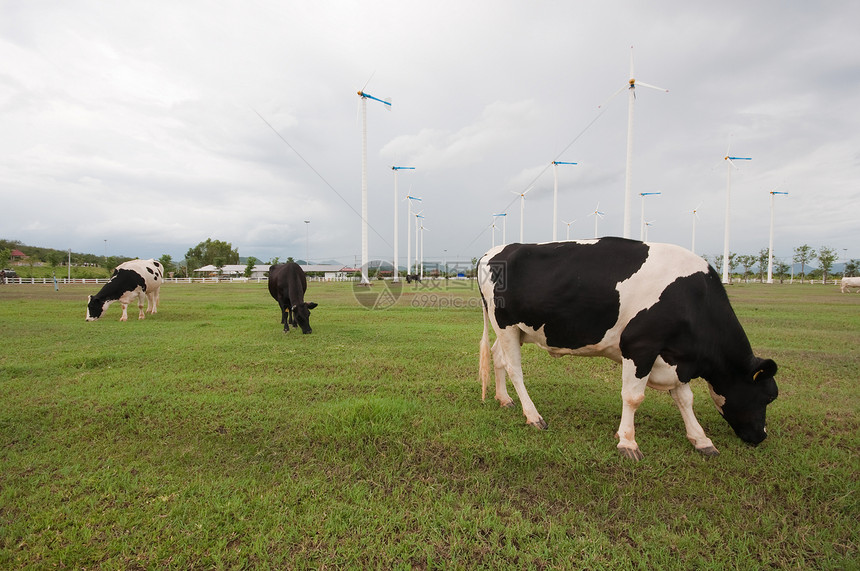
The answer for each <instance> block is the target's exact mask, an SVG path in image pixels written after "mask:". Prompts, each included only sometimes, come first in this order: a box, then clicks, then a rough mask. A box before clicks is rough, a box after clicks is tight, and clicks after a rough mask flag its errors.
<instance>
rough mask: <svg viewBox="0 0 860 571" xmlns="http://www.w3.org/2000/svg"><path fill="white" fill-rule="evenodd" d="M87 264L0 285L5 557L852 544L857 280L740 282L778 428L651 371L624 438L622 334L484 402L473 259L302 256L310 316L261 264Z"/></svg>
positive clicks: (657, 564) (165, 558) (850, 548)
mask: <svg viewBox="0 0 860 571" xmlns="http://www.w3.org/2000/svg"><path fill="white" fill-rule="evenodd" d="M96 289H97V288H95V287H93V286H67V287H62V288H61V290H60V291H59V292H55V291H54V290H53V288H52V287H51V286H5V287H4V286H0V341H2V354H0V568H25V567H29V568H49V567H50V568H52V567H76V568H87V569H93V568H95V569H135V568H177V569H189V568H244V567H262V568H265V567H270V568H332V567H334V568H342V567H347V568H348V567H361V568H366V567H372V568H386V569H387V568H480V567H485V568H514V567H515V568H564V569H569V568H611V569H626V568H655V569H673V568H675V569H691V568H696V569H724V568H727V567H734V568H739V569H762V568H780V569H784V568H789V569H790V568H796V569H808V568H821V569H845V568H857V567H858V530H860V526H858V524H857V521H858V517H860V509H858V483H857V478H858V473H860V462H858V451H860V437H859V436H858V428H860V426H858V424H860V423H858V405H860V398H858V388H857V387H858V385H857V378H856V377H857V368H858V364H860V359H858V355H860V350H858V347H859V346H860V295H856V294H854V295H850V294H845V295H843V294H840V293H839V292H838V288H836V287H834V286H809V285H805V286H800V285H794V286H787V285H785V286H780V285H773V286H766V285H737V286H732V287H731V288H730V289H729V294H730V296H731V297H732V300H733V303H734V305H735V309H736V312H737V313H738V315H739V317H740V319H741V322H742V323H743V325H744V326H745V328H746V330H747V333H748V334H749V336H750V339H751V342H752V344H753V347H754V349H755V350H756V352H757V354H759V355H761V356H765V357H771V358H773V359H775V360H776V361H777V363H778V364H779V365H780V372H779V374H778V375H777V381H778V383H779V386H780V397H779V399H778V400H777V401H776V402H775V403H774V404H773V405H771V407H770V409H769V418H768V421H769V422H768V429H769V438H768V439H767V440H766V441H765V442H764V443H763V444H762V445H760V446H759V447H757V448H752V447H749V446H747V445H745V444H744V443H742V442H741V441H740V440H738V439H737V438H736V437H735V436H734V433H733V432H732V431H731V429H730V427H729V426H728V425H727V424H726V423H725V422H724V421H723V420H722V419H721V418H720V417H719V415H718V414H717V412H716V410H715V409H714V407H713V406H712V405H711V404H710V402H709V401H710V399H709V397H708V396H707V391H706V389H705V385H704V383H703V382H702V381H694V385H695V393H696V398H697V405H696V410H697V415H698V417H699V420H700V421H701V423H702V425H703V426H704V427H705V430H706V431H707V432H708V435H709V436H710V437H711V439H712V440H713V441H714V443H715V445H716V446H717V448H719V449H720V451H721V454H720V455H719V456H717V457H715V458H710V459H709V458H704V457H702V456H700V455H699V454H697V453H696V452H695V451H694V450H693V448H692V446H690V444H689V443H688V442H687V440H686V438H685V436H684V429H683V423H682V421H681V418H680V415H679V414H678V412H677V409H676V408H675V407H674V404H673V402H672V400H671V398H670V397H669V396H668V395H666V394H662V393H657V392H654V391H649V392H648V393H647V398H646V400H645V403H644V404H643V405H642V407H641V408H640V410H639V412H638V413H637V417H636V420H637V433H636V436H637V440H638V442H639V444H640V446H641V447H642V450H643V451H644V453H645V459H644V460H643V461H642V462H639V463H635V462H632V461H629V460H624V459H622V458H620V457H618V455H617V453H616V450H615V440H614V438H613V434H614V432H615V430H616V428H617V425H618V421H619V417H620V411H621V402H620V368H619V367H618V366H617V365H615V364H614V363H612V362H609V361H606V360H599V359H572V358H563V359H551V358H549V357H548V356H547V355H546V354H545V353H543V352H542V351H540V350H537V349H535V348H534V347H531V346H526V347H525V348H524V372H525V377H526V382H527V386H528V387H529V391H530V394H531V397H532V399H533V400H534V401H535V403H536V405H537V407H538V410H540V412H541V414H542V415H543V417H544V418H545V419H546V420H547V422H549V424H550V428H549V430H547V431H538V430H535V429H533V428H530V427H527V426H526V425H525V420H524V417H523V416H522V414H521V411H520V410H519V409H518V408H517V409H513V410H508V409H499V408H498V406H497V405H496V404H495V401H491V400H489V399H488V401H487V402H486V403H483V404H482V403H481V401H480V386H479V383H478V381H477V361H478V359H477V347H478V341H479V338H480V334H481V328H482V323H481V317H480V310H479V308H478V305H477V304H476V303H475V301H476V300H475V297H476V295H477V292H476V291H475V290H474V289H471V288H469V286H468V283H462V282H460V283H456V282H451V283H450V284H448V286H444V285H442V286H440V287H438V288H430V286H427V285H425V286H423V288H422V289H418V290H414V289H412V286H408V287H407V286H404V290H403V291H402V292H399V294H398V293H396V292H395V293H392V295H390V296H389V295H387V294H386V292H387V290H385V289H384V288H383V287H381V286H380V285H379V284H377V285H376V286H374V288H372V289H371V291H370V293H365V294H364V297H363V298H361V299H359V300H358V301H357V300H356V296H355V295H354V294H353V290H352V287H351V286H350V285H348V284H311V286H310V290H309V294H308V296H307V297H308V299H309V300H310V301H316V302H318V303H319V304H320V306H319V307H318V308H317V309H315V310H314V311H313V313H312V319H311V324H312V325H313V328H314V333H313V334H312V335H300V334H298V333H297V332H291V333H289V334H288V335H284V334H283V333H282V332H281V326H280V325H279V316H278V309H277V304H276V303H275V302H274V300H272V299H271V298H270V297H269V295H268V292H267V291H266V289H265V285H262V284H206V285H200V284H194V285H170V284H168V285H166V286H165V287H164V289H163V292H162V296H161V298H162V306H161V309H160V311H159V313H158V314H157V315H155V316H152V317H147V319H146V320H144V321H142V322H139V321H137V320H131V321H129V322H127V323H120V322H119V321H117V319H118V317H119V313H120V311H119V308H118V307H111V308H110V309H109V310H108V312H107V315H106V317H105V318H103V319H102V320H100V321H98V322H95V323H86V322H84V314H85V299H86V295H87V294H88V293H94V292H95V290H96ZM384 294H385V295H384ZM394 301H396V303H393V302H394ZM392 303H393V305H392ZM367 306H375V307H376V309H375V310H369V309H368V308H367ZM130 315H131V316H134V315H136V311H135V310H132V311H130ZM512 394H513V393H512Z"/></svg>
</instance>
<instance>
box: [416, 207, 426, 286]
mask: <svg viewBox="0 0 860 571" xmlns="http://www.w3.org/2000/svg"><path fill="white" fill-rule="evenodd" d="M421 212H423V210H422V211H421ZM421 212H419V213H417V214H416V215H415V273H416V274H417V273H423V271H422V270H420V269H419V268H420V266H419V261H418V251H419V246H418V245H419V244H420V242H419V241H418V230H419V225H421V226H423V225H424V223H423V222H421V221H420V220H418V219H419V218H420V219H421V220H423V219H424V217H423V216H421Z"/></svg>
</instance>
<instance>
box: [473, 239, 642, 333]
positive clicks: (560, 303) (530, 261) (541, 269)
mask: <svg viewBox="0 0 860 571" xmlns="http://www.w3.org/2000/svg"><path fill="white" fill-rule="evenodd" d="M648 251H649V247H648V245H647V244H644V243H642V242H637V241H634V240H627V239H624V238H602V239H600V240H598V241H597V242H594V243H577V242H554V243H549V244H511V245H510V246H507V247H506V248H505V249H503V250H502V251H501V252H499V253H498V254H496V255H495V256H493V257H492V258H491V259H490V260H489V262H488V266H489V270H490V276H491V279H492V281H493V292H494V300H493V301H494V305H495V318H496V322H497V323H498V324H499V327H502V328H505V327H508V326H511V325H516V324H518V323H523V324H525V325H527V326H529V327H531V328H533V329H539V328H540V327H541V326H544V335H546V339H547V344H548V345H550V346H552V347H559V348H567V349H579V348H581V347H584V346H587V345H593V344H595V343H598V342H599V341H600V340H601V339H603V336H604V334H605V333H606V331H607V330H608V329H610V328H611V327H612V326H613V325H615V323H616V321H617V320H618V312H619V308H620V305H621V304H620V296H619V293H618V291H617V290H616V289H615V288H616V285H617V284H618V282H621V281H624V280H625V279H627V278H629V277H630V276H632V275H633V274H635V273H636V272H637V271H638V270H639V269H640V268H641V267H642V264H644V263H645V260H646V259H647V258H648Z"/></svg>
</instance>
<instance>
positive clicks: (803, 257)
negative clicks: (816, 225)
mask: <svg viewBox="0 0 860 571" xmlns="http://www.w3.org/2000/svg"><path fill="white" fill-rule="evenodd" d="M814 259H815V250H813V249H812V248H810V247H809V245H807V244H804V245H803V246H798V247H797V248H795V249H794V258H793V261H794V263H795V264H800V283H803V276H804V275H805V274H806V264H808V263H809V262H811V261H812V260H814Z"/></svg>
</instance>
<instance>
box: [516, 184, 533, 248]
mask: <svg viewBox="0 0 860 571" xmlns="http://www.w3.org/2000/svg"><path fill="white" fill-rule="evenodd" d="M534 187H535V186H534V185H531V186H530V187H528V188H527V189H525V190H524V191H522V192H516V191H515V192H514V194H519V195H520V244H522V243H523V221H524V219H525V212H526V195H527V194H528V193H529V192H530V191H531V190H533V189H534Z"/></svg>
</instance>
